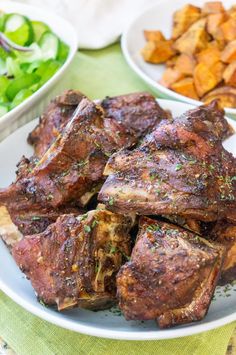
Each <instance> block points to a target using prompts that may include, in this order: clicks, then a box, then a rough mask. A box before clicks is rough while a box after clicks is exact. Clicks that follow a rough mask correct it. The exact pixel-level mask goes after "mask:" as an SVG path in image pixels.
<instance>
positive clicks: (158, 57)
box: [141, 41, 175, 64]
mask: <svg viewBox="0 0 236 355" xmlns="http://www.w3.org/2000/svg"><path fill="white" fill-rule="evenodd" d="M141 54H142V56H143V58H144V60H145V61H146V62H149V63H155V64H159V63H164V62H166V61H167V59H169V58H171V57H172V56H173V55H174V54H175V52H174V50H173V48H172V41H156V42H153V41H149V42H147V43H146V45H145V47H144V48H143V49H142V51H141Z"/></svg>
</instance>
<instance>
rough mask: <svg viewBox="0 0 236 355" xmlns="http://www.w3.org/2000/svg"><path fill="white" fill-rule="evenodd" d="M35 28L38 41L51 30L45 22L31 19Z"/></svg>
mask: <svg viewBox="0 0 236 355" xmlns="http://www.w3.org/2000/svg"><path fill="white" fill-rule="evenodd" d="M31 24H32V26H33V30H34V40H35V42H38V41H39V40H40V38H41V37H42V35H43V34H44V33H45V32H48V31H50V28H49V27H48V26H47V25H46V24H45V23H43V22H40V21H31Z"/></svg>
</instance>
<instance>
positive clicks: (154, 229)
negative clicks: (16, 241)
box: [147, 224, 161, 232]
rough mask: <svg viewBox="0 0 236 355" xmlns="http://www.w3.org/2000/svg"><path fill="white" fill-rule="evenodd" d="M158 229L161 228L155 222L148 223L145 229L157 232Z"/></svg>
mask: <svg viewBox="0 0 236 355" xmlns="http://www.w3.org/2000/svg"><path fill="white" fill-rule="evenodd" d="M160 230H161V228H160V227H159V226H158V225H157V224H150V225H149V226H148V227H147V231H149V232H157V231H160Z"/></svg>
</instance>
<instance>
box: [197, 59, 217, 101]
mask: <svg viewBox="0 0 236 355" xmlns="http://www.w3.org/2000/svg"><path fill="white" fill-rule="evenodd" d="M193 78H194V84H195V87H196V91H197V94H198V95H199V96H200V97H202V96H203V95H204V94H206V93H207V92H208V91H210V90H211V89H213V88H214V87H215V86H216V85H217V79H216V76H215V75H214V74H213V73H212V72H211V70H210V68H209V67H208V66H207V65H206V64H204V63H199V64H198V65H197V66H196V67H195V69H194V74H193Z"/></svg>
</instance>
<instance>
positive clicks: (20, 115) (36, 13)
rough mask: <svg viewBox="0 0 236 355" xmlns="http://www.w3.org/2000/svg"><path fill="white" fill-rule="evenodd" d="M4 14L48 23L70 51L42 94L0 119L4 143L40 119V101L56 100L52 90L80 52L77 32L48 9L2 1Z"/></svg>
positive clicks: (38, 93)
mask: <svg viewBox="0 0 236 355" xmlns="http://www.w3.org/2000/svg"><path fill="white" fill-rule="evenodd" d="M0 10H3V11H4V12H6V13H9V12H16V13H19V14H22V15H25V16H28V17H29V18H30V19H32V20H36V21H42V22H45V23H46V24H47V25H49V26H50V27H51V29H52V31H54V32H55V33H56V34H57V35H58V37H59V38H60V39H62V40H63V41H64V42H65V43H66V44H67V45H68V46H69V48H70V51H69V55H68V58H67V59H66V61H65V63H64V64H63V65H62V66H61V67H60V68H59V70H58V71H57V72H56V73H55V74H54V75H53V76H52V77H51V78H50V79H49V80H48V81H47V82H46V83H45V84H44V85H43V86H42V87H41V88H40V89H39V90H37V91H36V92H35V93H34V94H33V95H31V96H30V97H29V98H27V99H26V100H25V101H24V102H22V103H21V104H20V105H18V106H17V107H15V108H14V109H13V110H11V111H10V112H8V113H6V114H5V115H4V116H2V117H0V141H1V140H2V139H3V138H4V137H6V136H7V135H8V134H10V133H11V132H13V131H14V130H15V129H16V128H18V127H20V126H21V125H22V124H24V123H26V122H28V121H29V120H31V119H33V118H34V117H37V116H38V115H39V114H40V113H41V112H42V109H43V107H41V106H40V100H41V99H42V98H44V105H45V104H47V103H48V102H49V101H50V99H51V98H52V97H53V96H55V91H52V90H50V89H52V87H53V86H54V85H55V84H56V82H58V80H59V79H60V78H61V77H62V75H63V74H64V72H65V70H66V69H67V68H68V66H69V64H70V63H71V61H72V59H73V57H74V55H75V53H76V51H77V47H78V40H77V35H76V32H75V30H74V28H73V27H72V26H71V24H70V23H69V22H67V21H66V20H64V19H63V18H61V17H59V16H57V15H55V14H54V13H52V12H50V11H48V10H47V9H41V8H37V7H34V6H30V5H24V4H21V3H17V2H13V1H1V2H0ZM49 90H50V91H49Z"/></svg>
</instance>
